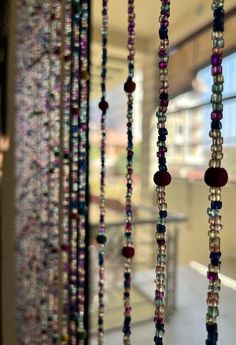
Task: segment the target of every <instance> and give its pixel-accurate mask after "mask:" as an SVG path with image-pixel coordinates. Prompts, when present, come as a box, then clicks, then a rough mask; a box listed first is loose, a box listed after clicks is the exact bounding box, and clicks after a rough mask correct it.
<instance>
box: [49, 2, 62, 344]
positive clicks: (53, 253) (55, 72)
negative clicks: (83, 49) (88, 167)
mask: <svg viewBox="0 0 236 345" xmlns="http://www.w3.org/2000/svg"><path fill="white" fill-rule="evenodd" d="M61 10H62V8H61V2H60V1H59V0H52V2H51V10H50V12H51V18H50V63H49V68H50V70H49V73H50V75H49V90H48V91H49V95H48V98H49V99H48V113H49V147H48V151H49V162H50V168H49V171H48V173H49V176H48V180H49V210H48V219H49V223H48V225H49V233H48V245H49V253H48V334H49V339H50V341H51V342H52V344H57V343H58V341H59V334H58V303H59V301H58V249H59V180H60V93H61V75H60V73H61V56H60V53H61Z"/></svg>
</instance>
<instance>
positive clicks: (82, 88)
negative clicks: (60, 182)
mask: <svg viewBox="0 0 236 345" xmlns="http://www.w3.org/2000/svg"><path fill="white" fill-rule="evenodd" d="M80 5H81V15H80V37H79V52H80V54H79V96H80V99H79V106H80V113H79V157H78V158H79V160H78V163H79V164H78V168H79V180H78V201H79V204H78V211H79V219H78V246H77V249H78V296H77V297H78V300H77V301H78V322H77V336H78V343H79V345H83V344H84V341H85V339H86V338H87V331H86V329H85V319H84V312H85V278H86V277H85V274H86V272H85V260H86V259H87V258H86V257H85V255H86V244H85V241H86V221H87V188H88V186H87V183H88V181H87V172H88V165H87V155H88V146H87V142H88V127H87V123H88V108H89V105H88V97H89V60H88V53H89V45H88V39H89V0H81V2H80ZM87 303H88V301H87Z"/></svg>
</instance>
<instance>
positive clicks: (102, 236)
mask: <svg viewBox="0 0 236 345" xmlns="http://www.w3.org/2000/svg"><path fill="white" fill-rule="evenodd" d="M107 12H108V0H103V2H102V30H101V31H102V68H101V94H102V97H101V101H100V103H99V108H100V110H101V111H102V113H101V120H100V121H101V145H100V158H101V171H100V203H99V207H100V221H99V229H98V235H97V243H98V245H99V254H98V265H99V273H98V274H99V279H98V344H99V345H102V344H103V343H104V308H105V301H104V293H105V265H104V260H105V243H106V240H107V237H106V228H105V212H106V210H105V177H106V162H105V159H106V114H107V109H108V102H107V101H106V76H107V40H108V13H107Z"/></svg>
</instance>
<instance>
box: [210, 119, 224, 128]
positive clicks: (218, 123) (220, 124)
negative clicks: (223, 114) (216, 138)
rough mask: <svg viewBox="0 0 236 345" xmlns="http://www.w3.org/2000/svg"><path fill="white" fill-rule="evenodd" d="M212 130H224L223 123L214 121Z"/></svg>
mask: <svg viewBox="0 0 236 345" xmlns="http://www.w3.org/2000/svg"><path fill="white" fill-rule="evenodd" d="M211 129H222V123H221V122H220V121H212V122H211Z"/></svg>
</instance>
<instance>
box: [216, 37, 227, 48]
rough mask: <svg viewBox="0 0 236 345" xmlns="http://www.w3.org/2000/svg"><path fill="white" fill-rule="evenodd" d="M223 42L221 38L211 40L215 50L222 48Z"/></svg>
mask: <svg viewBox="0 0 236 345" xmlns="http://www.w3.org/2000/svg"><path fill="white" fill-rule="evenodd" d="M224 45H225V42H224V39H223V38H215V39H214V40H213V46H214V47H215V48H224Z"/></svg>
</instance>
